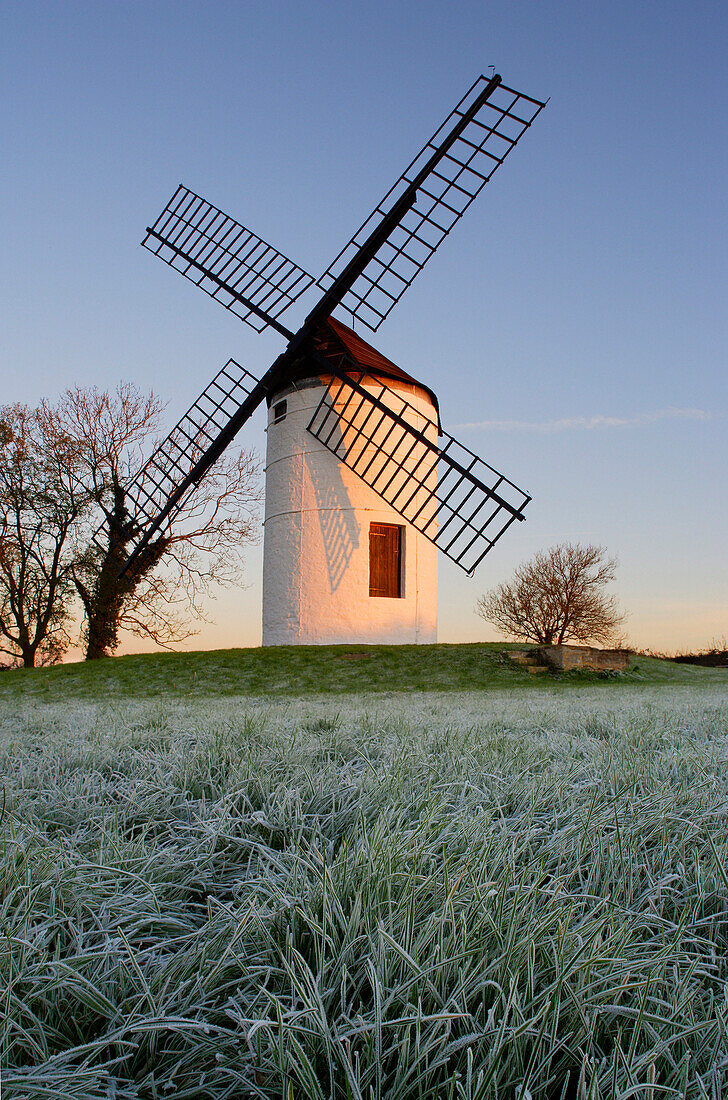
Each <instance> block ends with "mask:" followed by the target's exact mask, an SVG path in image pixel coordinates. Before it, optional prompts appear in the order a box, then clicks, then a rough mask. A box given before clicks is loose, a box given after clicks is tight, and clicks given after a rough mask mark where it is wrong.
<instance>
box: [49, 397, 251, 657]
mask: <svg viewBox="0 0 728 1100" xmlns="http://www.w3.org/2000/svg"><path fill="white" fill-rule="evenodd" d="M161 412H162V406H161V404H160V402H159V401H158V399H157V398H156V397H155V396H154V395H153V394H149V395H145V394H142V393H140V392H139V390H137V389H136V387H134V386H132V385H131V384H129V383H124V384H122V385H120V386H118V387H117V388H116V390H115V392H114V393H113V394H109V393H107V392H101V391H99V390H97V389H87V390H82V389H78V388H76V389H72V390H68V391H67V392H66V393H65V394H64V396H63V398H62V399H61V400H60V401H59V402H58V403H57V404H56V405H50V404H48V403H44V405H43V406H42V419H43V423H44V426H45V430H46V432H47V433H48V435H49V436H51V437H55V438H57V439H59V440H64V441H65V443H66V445H67V446H68V447H69V448H72V449H73V450H74V451H75V453H76V454H77V456H78V458H77V462H76V477H77V478H78V479H79V482H80V483H81V484H82V486H83V488H84V490H85V491H86V492H87V494H88V495H89V496H90V498H91V499H92V500H93V502H94V506H95V507H94V509H93V510H92V511H91V512H87V513H86V515H85V525H86V526H85V538H84V542H85V550H84V551H83V553H81V554H79V555H78V556H77V558H76V560H75V562H74V563H73V568H72V579H73V583H74V586H75V589H76V592H77V593H78V596H79V598H80V600H81V603H82V606H83V609H84V616H85V622H84V627H83V640H84V643H85V647H86V657H87V659H95V658H98V657H103V656H107V655H109V654H111V653H113V652H114V651H115V650H116V648H117V647H118V645H119V642H120V633H121V632H122V631H127V632H129V633H131V634H133V635H136V636H137V637H144V638H149V639H151V640H152V641H154V642H156V643H157V644H159V645H162V646H170V645H172V644H174V643H175V642H179V641H182V640H184V639H185V638H188V637H190V636H191V635H192V634H193V633H194V632H195V631H194V628H193V626H192V622H193V621H194V620H199V619H201V618H204V614H203V596H204V595H205V594H207V593H209V591H210V589H211V587H212V586H214V585H225V584H232V583H234V582H239V579H240V575H241V570H242V566H243V554H244V550H245V548H246V546H247V544H249V543H250V542H251V541H252V540H253V539H254V538H255V537H256V528H257V524H256V520H257V510H258V504H259V501H260V492H259V486H258V470H259V463H258V460H257V458H256V457H255V455H254V454H253V453H252V452H245V451H242V452H240V453H239V454H234V453H231V452H226V454H225V455H223V456H222V458H221V459H219V460H218V462H217V463H216V464H215V466H214V467H213V468H212V470H211V471H210V472H209V473H208V475H207V477H206V478H205V480H204V481H203V482H202V483H201V484H200V485H199V486H198V488H197V489H196V491H195V493H193V494H191V495H190V496H189V497H188V499H187V501H186V503H185V504H184V505H183V508H182V510H181V511H180V512H179V514H178V515H177V516H176V518H175V521H174V526H173V527H172V528H166V529H164V530H163V531H162V532H161V533H160V534H159V536H158V537H157V538H156V539H155V540H154V542H153V543H152V544H151V546H150V547H149V549H148V552H147V553H146V554H145V556H144V558H143V559H142V561H141V562H140V563H139V564H138V565H137V567H136V568H135V569H134V570H133V571H131V572H128V573H127V574H125V575H124V576H123V577H119V569H120V566H121V565H122V563H123V561H124V560H125V557H126V551H127V544H128V541H129V540H128V537H125V536H124V535H123V531H124V529H125V527H126V525H127V521H128V518H129V514H128V508H127V499H126V491H125V486H126V485H127V484H128V482H129V481H130V480H131V478H132V476H133V475H134V473H135V472H136V471H137V470H138V469H139V468H140V467H141V465H142V463H143V459H142V454H143V453H144V452H145V451H146V452H149V451H151V450H152V448H153V443H152V442H151V440H152V437H153V436H154V435H155V433H156V431H157V429H158V425H159V421H160V418H161ZM100 524H102V525H103V526H102V528H101V530H100V531H99V532H98V534H97V538H96V540H94V539H93V538H92V535H93V534H94V532H95V531H96V529H97V528H98V527H99V525H100ZM99 542H100V543H101V545H99Z"/></svg>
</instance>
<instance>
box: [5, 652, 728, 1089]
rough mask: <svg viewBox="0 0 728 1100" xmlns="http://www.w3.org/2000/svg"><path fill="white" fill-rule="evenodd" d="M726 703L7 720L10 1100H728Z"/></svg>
mask: <svg viewBox="0 0 728 1100" xmlns="http://www.w3.org/2000/svg"><path fill="white" fill-rule="evenodd" d="M463 648H466V647H463ZM445 649H446V647H442V650H443V651H445ZM220 656H221V655H209V658H208V659H210V660H213V659H215V658H217V659H220ZM269 656H271V655H270V654H269ZM147 660H148V659H147ZM188 660H189V658H188ZM124 664H125V662H124V661H122V662H108V663H107V664H106V665H104V666H100V667H102V668H107V669H113V668H114V667H118V666H124ZM132 667H133V665H132ZM137 667H139V666H137ZM203 667H204V666H203ZM57 671H58V672H63V671H64V670H57ZM505 674H506V673H504V675H505ZM43 675H44V674H42V673H38V674H33V676H31V677H27V680H28V681H29V682H33V681H34V680H35V678H36V676H37V679H38V680H42V678H43ZM45 675H46V677H47V678H49V679H50V678H51V677H52V676H54V675H55V673H53V672H51V673H47V674H45ZM508 675H511V673H510V670H508ZM21 678H22V677H21ZM58 682H62V680H61V679H60V678H59V680H58ZM710 684H711V680H710V678H708V679H706V680H705V681H704V682H703V686H702V687H691V688H688V689H686V688H685V686H684V685H683V686H680V685H679V684H678V685H677V686H670V685H665V684H664V683H662V684H659V685H657V686H652V687H650V686H644V685H642V686H641V687H640V686H639V685H637V687H636V686H635V684H626V685H625V684H612V683H609V685H608V686H609V690H608V691H606V690H604V685H602V684H594V685H582V687H581V689H580V690H578V691H577V690H571V689H569V690H560V689H559V690H558V691H557V692H556V693H549V692H547V691H544V690H542V689H538V688H535V687H534V686H533V684H531V685H530V688H526V687H524V688H523V690H519V691H517V692H513V691H502V690H500V691H499V690H493V691H491V692H489V693H485V692H483V691H475V692H471V693H469V694H464V693H462V692H457V693H448V692H431V693H421V694H409V695H406V694H400V695H398V696H395V695H392V694H388V695H384V694H382V695H379V696H376V695H373V694H368V695H362V696H354V695H348V696H346V697H341V698H337V699H321V698H313V697H311V698H308V699H305V700H301V701H293V700H289V701H280V700H279V701H271V699H270V697H263V696H261V697H257V698H252V697H251V698H250V699H248V700H241V699H235V700H232V699H231V700H218V701H215V702H209V701H208V702H201V701H199V700H198V699H195V698H185V699H177V700H171V699H166V698H159V699H155V700H148V701H141V702H140V701H136V702H130V701H123V700H122V701H118V700H115V699H114V700H111V701H109V702H100V703H92V702H89V701H83V700H79V701H76V702H63V703H57V704H53V703H44V702H37V701H34V700H33V699H32V698H27V697H26V698H25V700H24V702H23V705H22V706H18V705H17V698H15V697H10V698H9V699H7V700H6V701H5V702H4V703H2V702H0V770H1V771H2V774H3V776H4V777H5V778H4V791H5V799H6V802H5V811H4V820H3V829H4V831H5V837H4V844H3V847H2V849H0V922H1V927H2V931H3V936H2V938H0V979H1V980H0V1000H1V1002H2V1010H1V1011H0V1050H1V1051H2V1059H3V1065H2V1097H3V1100H51V1098H55V1100H108V1098H110V1097H115V1098H117V1100H161V1098H163V1097H175V1098H177V1100H233V1098H235V1100H238V1098H243V1097H246V1098H247V1097H258V1098H260V1100H279V1098H281V1097H283V1098H285V1100H528V1098H531V1100H559V1098H562V1100H572V1098H573V1100H597V1098H602V1100H661V1098H663V1097H684V1098H687V1100H693V1098H695V1100H704V1098H705V1100H707V1098H710V1100H718V1098H719V1097H720V1096H724V1095H726V1089H727V1088H728V1007H727V1005H728V998H727V996H726V992H727V990H728V953H727V951H726V948H727V947H728V767H727V765H728V703H727V702H726V693H725V690H724V688H723V687H722V686H721V685H720V684H718V685H715V684H714V686H710Z"/></svg>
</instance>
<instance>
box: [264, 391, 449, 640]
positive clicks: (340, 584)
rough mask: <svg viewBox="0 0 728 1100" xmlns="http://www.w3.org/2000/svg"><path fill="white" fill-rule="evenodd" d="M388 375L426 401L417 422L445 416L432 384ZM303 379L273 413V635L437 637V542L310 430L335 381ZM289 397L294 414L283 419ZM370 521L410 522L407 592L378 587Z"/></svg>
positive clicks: (268, 554)
mask: <svg viewBox="0 0 728 1100" xmlns="http://www.w3.org/2000/svg"><path fill="white" fill-rule="evenodd" d="M312 383H313V384H312ZM386 384H387V386H389V387H390V388H391V389H393V390H395V391H396V392H397V393H398V394H401V396H402V397H404V398H405V399H406V400H407V401H408V402H409V403H410V404H411V405H413V406H414V407H415V408H416V409H418V410H420V409H421V410H422V412H423V413H424V417H423V418H420V417H417V418H416V420H415V424H414V426H415V427H417V428H419V429H420V430H423V428H424V427H425V425H426V424H427V423H430V422H431V421H432V420H433V419H436V413H435V411H434V408H433V405H432V400H431V398H430V397H429V395H428V394H427V393H426V392H425V391H424V390H422V389H420V388H419V387H414V386H411V385H407V384H405V383H400V382H396V381H394V380H391V379H386ZM301 385H302V388H300V389H296V390H293V391H291V392H281V394H280V395H278V396H276V398H275V399H274V401H273V402H272V406H271V409H270V410H269V415H268V428H267V432H268V443H267V453H266V471H265V476H266V492H265V533H264V545H263V645H325V644H336V643H345V642H370V643H376V642H379V643H399V644H405V643H431V642H435V641H437V553H438V552H437V548H436V547H435V546H434V545H433V544H432V543H431V542H430V541H429V540H428V539H426V538H425V537H424V536H423V535H421V534H420V533H419V531H417V530H416V529H415V528H414V527H411V526H410V525H409V524H406V523H405V521H404V520H403V519H402V517H401V516H400V515H399V514H398V513H397V512H395V511H393V510H392V509H391V508H390V507H388V505H387V504H385V502H384V501H383V500H382V499H381V497H379V496H378V495H377V494H376V493H375V492H374V491H373V490H372V489H370V488H369V486H368V485H366V484H365V483H364V482H363V481H362V480H361V478H359V477H358V476H357V475H356V474H355V473H353V471H351V470H349V469H348V468H347V467H346V466H344V465H343V464H342V463H341V462H339V461H338V460H337V459H336V458H335V457H334V456H333V455H332V454H331V453H330V452H329V451H328V450H327V449H326V448H325V447H324V446H323V444H322V443H319V441H318V440H317V439H316V438H315V437H314V436H313V435H311V433H310V432H308V431H307V430H306V426H307V424H308V423H309V421H310V420H311V417H312V415H313V412H314V410H315V409H316V406H317V405H318V403H319V401H320V400H321V397H322V396H323V393H324V390H325V388H326V387H325V384H323V383H321V382H319V381H318V380H315V379H314V380H308V381H307V382H305V383H302V384H301ZM284 399H285V400H286V401H287V403H288V409H287V414H286V418H285V420H282V421H280V422H279V423H278V424H275V423H273V409H274V407H275V405H276V404H277V403H278V402H279V401H281V400H284ZM425 418H426V419H425ZM428 434H432V435H433V439H434V438H435V437H436V432H435V430H434V429H432V428H430V429H429V430H428ZM370 523H396V524H399V525H401V526H404V527H405V530H404V532H403V554H404V589H403V591H404V595H403V597H401V598H399V599H396V598H392V597H384V596H370V595H369V525H370Z"/></svg>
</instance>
